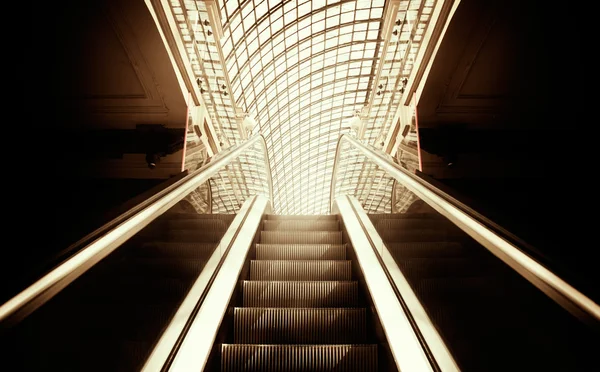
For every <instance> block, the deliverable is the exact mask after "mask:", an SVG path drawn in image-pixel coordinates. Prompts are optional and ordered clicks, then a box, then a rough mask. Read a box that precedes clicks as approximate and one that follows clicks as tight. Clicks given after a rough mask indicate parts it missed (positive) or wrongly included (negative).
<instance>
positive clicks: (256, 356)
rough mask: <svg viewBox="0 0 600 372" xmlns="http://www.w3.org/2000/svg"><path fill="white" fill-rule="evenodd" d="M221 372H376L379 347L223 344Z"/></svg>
mask: <svg viewBox="0 0 600 372" xmlns="http://www.w3.org/2000/svg"><path fill="white" fill-rule="evenodd" d="M221 371H222V372H230V371H269V372H283V371H286V372H292V371H313V372H320V371H337V372H350V371H352V372H363V371H364V372H367V371H368V372H373V371H377V345H374V344H346V345H253V344H223V345H222V346H221Z"/></svg>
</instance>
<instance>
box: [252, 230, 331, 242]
mask: <svg viewBox="0 0 600 372" xmlns="http://www.w3.org/2000/svg"><path fill="white" fill-rule="evenodd" d="M260 242H261V243H266V244H291V243H296V244H342V243H343V242H342V232H341V231H261V232H260Z"/></svg>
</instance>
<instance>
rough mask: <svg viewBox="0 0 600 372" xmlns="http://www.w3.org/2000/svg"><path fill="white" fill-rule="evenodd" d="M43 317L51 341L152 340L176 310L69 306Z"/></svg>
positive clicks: (167, 307)
mask: <svg viewBox="0 0 600 372" xmlns="http://www.w3.org/2000/svg"><path fill="white" fill-rule="evenodd" d="M63 304H64V305H68V306H63V307H62V308H58V307H57V306H54V307H53V308H51V309H49V310H47V311H45V312H44V313H42V314H40V319H42V318H43V320H44V326H43V330H44V332H43V335H40V337H44V338H46V339H47V341H48V342H52V340H53V339H54V341H59V340H60V341H66V342H69V340H70V341H71V342H72V341H75V340H81V339H84V338H86V337H93V338H95V339H113V340H125V339H126V340H134V341H152V340H155V339H156V338H157V337H158V336H160V334H161V332H162V331H163V330H164V328H165V327H166V325H167V324H168V323H169V321H170V320H171V318H172V316H173V315H174V314H175V311H176V310H177V308H178V307H177V306H176V305H175V304H169V303H157V304H137V303H134V304H129V305H128V306H121V304H114V303H112V304H111V303H68V302H63Z"/></svg>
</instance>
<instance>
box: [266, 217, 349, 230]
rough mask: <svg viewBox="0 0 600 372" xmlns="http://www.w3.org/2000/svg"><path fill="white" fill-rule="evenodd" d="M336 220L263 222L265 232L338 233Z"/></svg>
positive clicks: (338, 225) (338, 227)
mask: <svg viewBox="0 0 600 372" xmlns="http://www.w3.org/2000/svg"><path fill="white" fill-rule="evenodd" d="M339 229H340V223H339V221H337V220H316V221H314V220H301V219H300V220H291V219H290V220H265V221H264V224H263V230H266V231H339Z"/></svg>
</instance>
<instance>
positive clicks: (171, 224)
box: [165, 218, 227, 232]
mask: <svg viewBox="0 0 600 372" xmlns="http://www.w3.org/2000/svg"><path fill="white" fill-rule="evenodd" d="M165 222H166V223H165V228H167V229H170V230H185V229H190V230H193V229H199V230H216V231H222V232H225V231H226V230H227V223H225V221H223V220H211V219H198V218H191V219H184V218H177V219H172V220H167V221H165Z"/></svg>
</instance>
